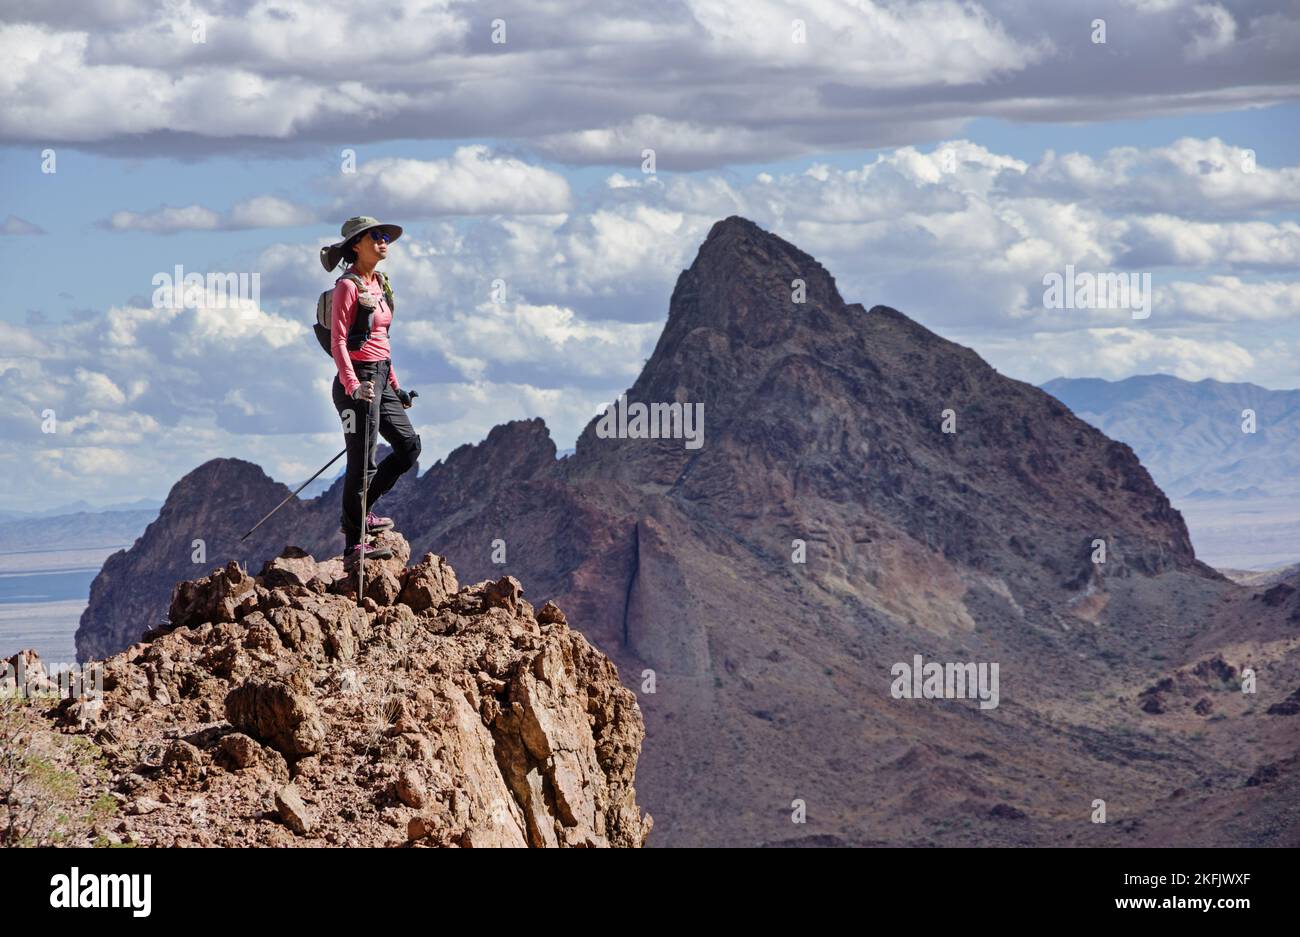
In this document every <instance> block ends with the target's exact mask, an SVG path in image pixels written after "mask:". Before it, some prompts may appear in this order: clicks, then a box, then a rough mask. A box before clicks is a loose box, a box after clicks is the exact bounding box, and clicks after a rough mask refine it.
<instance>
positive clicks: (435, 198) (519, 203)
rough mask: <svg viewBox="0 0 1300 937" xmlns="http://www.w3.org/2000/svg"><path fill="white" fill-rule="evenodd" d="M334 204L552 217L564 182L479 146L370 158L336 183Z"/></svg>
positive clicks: (397, 211) (566, 197)
mask: <svg viewBox="0 0 1300 937" xmlns="http://www.w3.org/2000/svg"><path fill="white" fill-rule="evenodd" d="M336 188H337V189H338V190H339V192H340V193H342V194H341V195H340V204H345V203H346V204H348V205H356V204H365V205H369V206H373V207H374V209H375V210H381V211H384V212H388V213H390V214H393V215H404V216H407V217H429V216H438V215H483V214H495V213H508V214H511V215H529V214H554V213H556V212H563V211H567V210H568V209H569V207H570V202H571V193H570V191H569V183H568V181H567V180H565V178H564V177H563V176H562V175H560V174H559V173H556V172H552V171H550V170H547V169H543V168H541V167H540V166H533V165H530V164H528V163H526V162H524V161H523V160H520V159H515V158H513V157H505V156H497V155H494V154H493V153H492V151H491V150H490V149H489V148H488V147H486V146H484V145H482V144H475V145H473V146H462V147H458V148H457V149H456V151H455V153H453V154H452V155H451V156H450V157H448V158H446V159H432V160H418V159H396V158H393V159H371V160H366V161H364V162H362V163H361V164H360V165H359V166H358V167H357V172H356V174H355V175H352V176H346V177H344V179H343V181H341V182H338V183H336Z"/></svg>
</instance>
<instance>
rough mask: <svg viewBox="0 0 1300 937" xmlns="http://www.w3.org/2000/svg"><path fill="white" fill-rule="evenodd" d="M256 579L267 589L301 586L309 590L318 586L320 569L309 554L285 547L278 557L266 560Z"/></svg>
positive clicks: (295, 548) (300, 549)
mask: <svg viewBox="0 0 1300 937" xmlns="http://www.w3.org/2000/svg"><path fill="white" fill-rule="evenodd" d="M257 578H258V579H260V580H262V583H263V584H264V585H266V586H268V587H272V588H273V587H275V586H301V587H303V588H310V587H311V586H312V585H313V584H320V581H321V575H320V568H319V567H318V566H317V565H316V560H315V559H313V558H312V556H311V554H310V553H308V552H307V551H306V550H304V549H302V548H301V547H292V546H290V547H285V548H284V550H283V551H281V553H280V555H279V556H277V557H275V558H274V559H271V560H268V561H267V563H266V565H265V566H263V567H262V571H261V572H260V573H258V574H257Z"/></svg>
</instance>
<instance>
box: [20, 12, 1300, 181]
mask: <svg viewBox="0 0 1300 937" xmlns="http://www.w3.org/2000/svg"><path fill="white" fill-rule="evenodd" d="M1135 6H1136V9H1135ZM491 15H492V17H493V18H500V19H502V20H504V21H505V23H506V26H507V33H506V37H505V38H506V41H505V42H494V41H493V38H494V37H493V34H492V27H491V20H488V19H485V18H484V15H483V12H482V11H481V10H480V9H479V8H478V6H477V5H476V4H474V3H472V2H468V0H464V2H463V0H391V2H389V3H387V4H385V6H384V9H383V15H380V16H374V17H371V18H370V19H369V20H368V21H367V22H366V24H365V29H364V33H365V37H364V39H363V40H359V39H358V31H357V27H356V24H355V23H353V22H352V21H350V20H349V19H348V18H347V17H330V16H322V15H321V14H320V13H319V7H318V6H317V5H315V4H313V3H311V2H310V0H249V2H244V3H237V4H231V3H227V2H224V0H185V2H183V3H159V4H148V5H146V4H142V3H141V4H137V3H132V2H130V0H113V2H110V3H108V4H100V3H97V4H81V5H77V4H71V3H67V2H49V0H47V2H44V3H39V4H32V3H18V2H16V0H3V2H0V17H2V18H3V19H4V21H5V22H4V23H3V24H0V54H2V55H3V58H4V60H5V63H6V68H5V70H4V74H3V75H0V100H3V101H4V104H5V106H4V107H3V108H0V140H3V141H4V142H9V143H16V142H22V143H28V144H34V143H40V144H41V145H50V144H57V143H60V142H64V143H77V144H84V145H88V146H100V145H103V146H108V147H111V148H112V149H113V151H114V152H136V153H142V154H148V155H151V156H156V155H160V154H164V155H166V154H182V155H185V156H192V157H203V156H207V155H211V154H213V153H218V152H232V151H245V150H247V149H248V148H249V145H250V141H252V142H262V143H277V142H309V143H314V142H319V141H322V140H328V141H330V142H331V144H334V143H338V144H341V145H349V144H352V145H355V144H356V143H358V142H361V141H382V140H397V139H404V140H429V139H438V140H464V139H483V138H484V137H485V136H493V137H502V136H508V137H510V138H512V139H513V140H514V141H517V142H518V143H520V144H524V145H532V146H534V147H536V148H537V149H538V150H539V151H540V152H542V153H545V154H548V155H550V156H552V157H554V158H557V159H564V160H569V161H572V162H574V163H590V162H601V163H606V162H613V163H617V164H621V165H624V166H627V167H628V168H629V169H631V168H633V167H635V166H637V165H639V163H640V159H641V157H640V153H641V149H642V148H643V147H645V146H650V147H654V148H655V149H656V151H657V152H658V155H659V163H660V167H661V169H699V168H705V167H715V166H720V165H723V164H725V163H727V162H728V161H733V160H734V161H742V162H757V161H771V160H773V159H778V158H782V157H789V156H795V155H801V154H810V153H826V152H831V151H835V150H846V149H849V148H855V147H857V148H862V147H877V146H885V145H897V144H900V143H915V142H925V141H927V140H935V139H939V138H942V137H945V136H952V135H956V134H959V133H960V132H961V128H962V126H963V125H964V123H965V122H966V121H969V120H970V119H971V118H972V117H993V118H1002V119H1025V118H1028V119H1054V120H1082V121H1095V120H1116V119H1122V118H1124V117H1131V116H1138V115H1149V114H1171V113H1181V112H1183V111H1184V110H1186V109H1188V108H1198V109H1205V108H1209V107H1219V108H1230V107H1245V106H1258V105H1260V104H1263V103H1269V102H1272V101H1280V100H1294V99H1295V98H1296V97H1297V95H1298V94H1300V81H1297V78H1296V75H1295V72H1294V68H1293V67H1292V64H1293V59H1294V50H1295V43H1296V40H1297V38H1300V16H1297V14H1296V11H1295V10H1294V8H1293V7H1290V6H1284V5H1278V4H1252V5H1251V6H1250V7H1249V8H1247V9H1241V8H1239V7H1238V6H1237V5H1233V8H1232V12H1228V5H1226V4H1215V3H1209V2H1201V3H1198V4H1196V5H1194V6H1190V7H1189V6H1188V5H1186V4H1176V3H1173V2H1167V0H1142V2H1140V3H1134V2H1122V0H1097V8H1096V10H1095V11H1090V12H1089V16H1092V15H1097V16H1103V17H1105V18H1107V19H1108V21H1109V23H1110V27H1111V32H1112V36H1116V37H1118V36H1120V35H1122V36H1124V37H1125V41H1123V42H1120V41H1117V40H1116V41H1112V42H1111V43H1110V44H1109V46H1108V48H1107V49H1106V50H1105V52H1106V56H1107V57H1106V59H1105V63H1106V64H1105V66H1104V67H1102V68H1099V67H1098V65H1097V58H1096V55H1095V54H1094V53H1096V52H1097V50H1096V49H1095V48H1093V47H1092V46H1091V44H1090V43H1089V40H1088V35H1089V31H1088V29H1087V20H1086V19H1080V17H1079V16H1078V14H1077V12H1075V11H1071V10H1070V9H1069V7H1068V5H1065V6H1061V5H1054V4H1030V5H1025V4H1024V3H1023V2H1021V0H984V2H979V3H977V2H958V0H919V2H909V3H902V2H872V0H854V2H843V0H811V2H805V3H802V4H800V5H798V6H797V7H790V6H789V5H788V4H785V3H782V2H779V0H755V2H751V3H746V4H736V3H733V2H729V0H679V2H677V3H673V4H669V5H668V6H667V7H664V6H662V5H661V6H646V5H643V4H629V3H601V4H595V3H591V2H589V0H558V2H555V3H552V4H549V5H548V6H547V7H546V12H545V15H544V16H542V15H539V12H538V8H537V7H536V5H535V4H532V3H529V2H527V0H499V2H498V3H497V4H496V6H494V7H493V9H492V14H491ZM796 19H798V20H800V21H802V26H803V29H804V31H803V34H802V35H798V34H797V33H796V30H795V27H794V25H793V23H794V20H796ZM196 23H197V24H199V25H200V26H201V27H202V29H203V31H204V33H203V35H202V36H201V37H197V36H196V27H195V24H196ZM1080 24H1082V25H1080ZM196 38H201V39H202V41H196ZM800 38H802V39H805V40H806V41H795V40H796V39H800ZM557 75H558V76H562V77H563V80H562V81H556V80H555V78H556V76H557Z"/></svg>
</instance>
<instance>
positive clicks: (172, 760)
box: [162, 739, 203, 776]
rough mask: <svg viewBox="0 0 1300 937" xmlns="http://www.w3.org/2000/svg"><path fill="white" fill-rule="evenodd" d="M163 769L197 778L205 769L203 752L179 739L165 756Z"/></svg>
mask: <svg viewBox="0 0 1300 937" xmlns="http://www.w3.org/2000/svg"><path fill="white" fill-rule="evenodd" d="M162 767H163V770H164V771H173V772H177V773H180V774H184V775H190V776H197V775H198V773H199V769H201V768H202V767H203V752H201V751H199V750H198V749H197V748H195V747H194V746H193V745H191V744H190V743H189V742H187V741H185V740H184V739H177V740H176V741H174V742H172V744H171V745H170V746H169V747H168V749H167V752H166V754H164V755H163V762H162Z"/></svg>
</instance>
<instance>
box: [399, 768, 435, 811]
mask: <svg viewBox="0 0 1300 937" xmlns="http://www.w3.org/2000/svg"><path fill="white" fill-rule="evenodd" d="M396 793H397V798H398V800H400V801H401V802H402V803H404V804H406V806H408V807H417V808H418V807H423V806H424V802H425V800H426V799H427V797H428V793H427V792H426V791H425V789H424V778H422V777H420V772H419V771H417V770H416V769H415V768H413V767H411V766H410V765H407V766H406V767H404V768H403V769H402V771H401V773H400V774H399V775H398V776H397V785H396Z"/></svg>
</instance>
